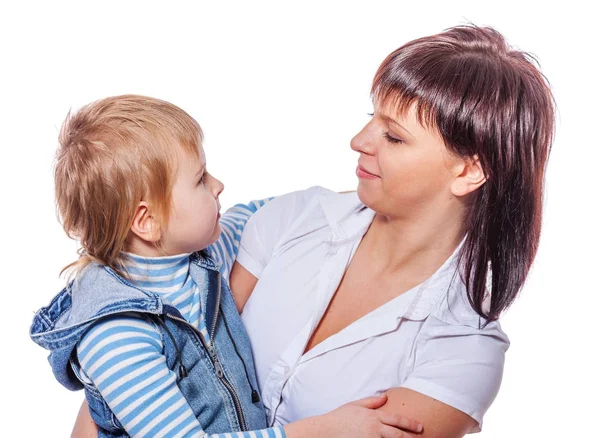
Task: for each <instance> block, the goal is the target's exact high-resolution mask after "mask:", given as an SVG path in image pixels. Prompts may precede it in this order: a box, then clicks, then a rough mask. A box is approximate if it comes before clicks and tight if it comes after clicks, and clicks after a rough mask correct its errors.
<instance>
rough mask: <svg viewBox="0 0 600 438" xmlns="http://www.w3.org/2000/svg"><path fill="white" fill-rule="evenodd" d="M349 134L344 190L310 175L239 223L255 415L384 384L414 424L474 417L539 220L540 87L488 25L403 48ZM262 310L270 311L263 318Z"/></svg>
mask: <svg viewBox="0 0 600 438" xmlns="http://www.w3.org/2000/svg"><path fill="white" fill-rule="evenodd" d="M372 95H373V101H374V114H373V117H372V120H371V121H370V122H369V123H368V124H367V125H366V126H365V127H364V128H363V130H362V131H361V132H360V133H358V134H357V135H356V137H354V139H353V140H352V142H351V147H352V149H353V150H355V151H357V152H358V153H359V155H360V156H359V160H358V167H357V170H356V173H357V176H358V178H359V185H358V189H357V193H356V194H354V193H352V194H337V193H332V192H329V191H327V190H324V189H321V188H318V187H316V188H312V189H309V190H306V191H302V192H296V193H292V194H289V195H285V196H282V197H280V198H278V199H275V200H274V201H272V202H271V203H270V204H268V205H267V206H266V207H264V208H262V209H261V210H260V211H259V212H257V213H256V215H255V216H254V217H253V218H252V219H251V220H250V221H249V222H248V224H247V227H246V229H245V230H244V235H243V238H242V242H241V248H240V254H239V256H238V262H237V263H236V266H235V267H234V270H233V272H232V274H231V277H230V283H231V288H232V291H233V293H234V295H235V299H236V302H237V305H238V308H239V309H240V310H242V309H243V310H244V312H243V315H242V316H243V320H244V323H245V325H246V327H247V330H248V333H249V335H250V339H251V341H252V347H253V351H254V356H255V364H256V367H257V375H258V380H259V386H260V390H261V394H262V399H263V402H264V404H265V407H266V408H267V416H268V420H269V423H270V424H285V423H288V422H294V421H296V420H298V419H301V418H305V417H309V416H312V415H318V414H322V413H325V412H328V411H331V410H332V409H335V408H337V407H338V406H340V405H342V404H344V403H347V402H350V401H352V400H355V399H358V398H361V397H365V396H369V395H373V394H375V393H377V392H386V393H387V395H388V402H387V403H386V404H385V405H384V406H383V408H381V409H383V410H385V411H388V412H393V413H395V414H400V415H402V416H403V417H408V418H413V419H415V420H418V421H419V423H421V424H423V426H424V430H423V433H422V436H426V437H441V436H443V437H460V436H463V435H464V434H466V433H469V432H476V431H478V430H480V428H481V424H482V420H483V415H484V413H485V412H486V410H487V409H488V408H489V406H490V405H491V403H492V401H493V400H494V398H495V396H496V394H497V391H498V389H499V385H500V382H501V377H502V369H503V364H504V353H505V351H506V349H507V348H508V339H507V337H506V336H505V334H504V333H503V332H502V331H501V329H500V326H499V324H498V322H497V319H498V317H499V316H500V314H501V313H502V312H503V311H504V310H506V309H507V308H508V307H509V306H510V304H511V303H512V302H513V300H514V299H515V297H516V295H517V294H518V292H519V290H520V289H521V287H522V285H523V283H524V281H525V278H526V276H527V273H528V271H529V268H530V266H531V263H532V262H533V259H534V257H535V254H536V251H537V247H538V242H539V235H540V227H541V210H542V191H543V179H544V172H545V166H546V161H547V158H548V153H549V151H550V145H551V142H552V135H553V129H554V106H553V99H552V95H551V92H550V89H549V86H548V84H547V82H546V80H545V78H544V77H543V75H542V74H541V73H540V72H539V71H538V70H537V68H536V67H535V66H534V65H533V63H532V62H531V60H530V58H529V56H528V55H526V54H524V53H522V52H519V51H516V50H512V49H511V48H510V47H509V46H508V45H507V43H506V42H505V40H504V38H503V37H502V35H501V34H499V33H498V32H496V31H494V30H493V29H489V28H479V27H476V26H460V27H455V28H451V29H449V30H447V31H445V32H443V33H441V34H438V35H434V36H430V37H425V38H421V39H418V40H415V41H412V42H409V43H408V44H406V45H404V46H402V47H401V48H399V49H398V50H396V51H395V52H393V53H392V54H390V55H389V56H388V58H387V59H386V60H385V61H384V62H383V64H382V65H381V66H380V68H379V70H378V71H377V73H376V75H375V79H374V82H373V87H372ZM265 315H269V318H265Z"/></svg>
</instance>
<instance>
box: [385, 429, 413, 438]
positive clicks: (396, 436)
mask: <svg viewBox="0 0 600 438" xmlns="http://www.w3.org/2000/svg"><path fill="white" fill-rule="evenodd" d="M380 436H381V438H410V437H416V436H417V435H413V434H411V433H408V432H403V431H401V430H398V429H396V428H395V427H392V426H383V427H382V429H381V434H380Z"/></svg>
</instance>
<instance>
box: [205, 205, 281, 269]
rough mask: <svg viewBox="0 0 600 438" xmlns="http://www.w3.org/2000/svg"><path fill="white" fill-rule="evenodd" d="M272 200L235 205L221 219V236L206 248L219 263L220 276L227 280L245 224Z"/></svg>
mask: <svg viewBox="0 0 600 438" xmlns="http://www.w3.org/2000/svg"><path fill="white" fill-rule="evenodd" d="M272 199H274V198H266V199H261V200H258V201H251V202H250V203H248V204H236V205H234V206H233V207H231V208H230V209H229V210H227V211H226V212H225V213H224V214H223V216H222V217H221V220H220V224H221V236H220V237H219V240H217V241H216V242H215V243H213V244H212V245H211V246H209V247H208V248H206V249H207V250H208V252H209V253H210V255H211V256H212V257H213V258H214V259H215V261H216V262H217V263H219V265H220V267H219V271H220V272H221V275H222V276H223V277H224V278H226V279H227V280H229V274H230V273H231V269H232V268H233V264H234V262H235V259H236V257H237V254H238V250H239V248H240V241H241V240H242V233H243V231H244V227H245V226H246V222H248V219H250V217H252V215H253V214H254V213H256V212H257V211H258V209H259V208H261V207H263V206H264V205H266V204H267V203H268V202H269V201H271V200H272Z"/></svg>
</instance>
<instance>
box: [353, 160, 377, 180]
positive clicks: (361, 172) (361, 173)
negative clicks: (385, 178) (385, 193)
mask: <svg viewBox="0 0 600 438" xmlns="http://www.w3.org/2000/svg"><path fill="white" fill-rule="evenodd" d="M356 176H358V177H359V178H363V179H377V178H379V177H378V176H377V175H374V174H372V173H371V172H368V171H367V170H366V169H365V168H364V167H362V166H361V165H360V164H359V165H358V167H357V168H356Z"/></svg>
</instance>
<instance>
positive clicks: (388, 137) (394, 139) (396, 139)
mask: <svg viewBox="0 0 600 438" xmlns="http://www.w3.org/2000/svg"><path fill="white" fill-rule="evenodd" d="M383 136H384V137H385V139H386V140H387V141H389V142H390V143H395V144H398V143H404V140H402V139H401V138H396V137H392V136H391V135H390V133H389V132H384V133H383Z"/></svg>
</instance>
